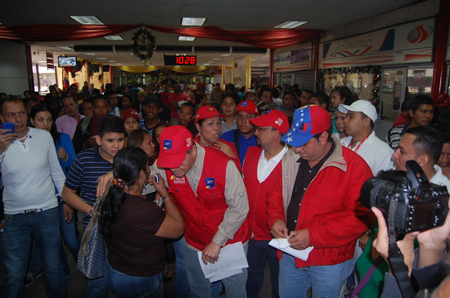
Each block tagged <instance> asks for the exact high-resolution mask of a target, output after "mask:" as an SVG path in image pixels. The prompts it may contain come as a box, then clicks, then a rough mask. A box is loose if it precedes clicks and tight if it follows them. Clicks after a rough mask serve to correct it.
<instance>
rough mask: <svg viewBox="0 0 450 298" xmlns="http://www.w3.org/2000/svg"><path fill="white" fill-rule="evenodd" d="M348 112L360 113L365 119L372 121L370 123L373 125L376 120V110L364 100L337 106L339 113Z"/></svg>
mask: <svg viewBox="0 0 450 298" xmlns="http://www.w3.org/2000/svg"><path fill="white" fill-rule="evenodd" d="M348 111H351V112H362V113H364V114H365V115H366V116H367V117H369V118H370V119H372V121H373V122H374V123H375V121H377V119H378V115H377V109H376V108H375V107H374V105H373V104H372V103H371V102H370V101H367V100H365V99H360V100H357V101H355V102H354V103H352V104H351V105H349V106H348V105H343V104H340V105H339V112H341V113H344V114H347V113H348Z"/></svg>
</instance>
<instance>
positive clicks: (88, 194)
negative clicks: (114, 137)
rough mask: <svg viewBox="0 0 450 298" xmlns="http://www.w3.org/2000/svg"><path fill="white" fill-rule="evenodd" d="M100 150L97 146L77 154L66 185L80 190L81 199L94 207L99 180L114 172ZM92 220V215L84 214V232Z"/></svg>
mask: <svg viewBox="0 0 450 298" xmlns="http://www.w3.org/2000/svg"><path fill="white" fill-rule="evenodd" d="M99 149H100V147H99V146H95V147H93V148H89V149H85V150H83V151H81V152H80V153H78V154H77V157H76V158H75V160H74V162H73V163H72V166H71V167H70V170H69V174H68V175H67V178H66V184H65V185H66V187H68V188H69V189H71V190H78V189H80V197H81V199H83V201H85V202H86V203H88V204H90V205H94V202H95V199H96V197H97V196H96V194H97V184H98V182H97V179H98V178H99V177H100V176H102V175H104V174H106V173H108V172H110V171H111V170H112V163H110V162H109V161H107V160H105V159H104V158H103V157H102V156H101V155H100V152H99ZM90 219H91V217H90V215H88V214H83V230H85V229H86V226H87V225H88V223H89V220H90Z"/></svg>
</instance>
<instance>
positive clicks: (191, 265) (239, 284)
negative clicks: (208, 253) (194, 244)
mask: <svg viewBox="0 0 450 298" xmlns="http://www.w3.org/2000/svg"><path fill="white" fill-rule="evenodd" d="M247 250H248V245H244V251H245V254H247ZM185 259H186V273H187V277H188V281H189V288H190V289H191V292H192V293H193V296H194V297H198V298H209V297H213V298H218V297H219V295H220V290H221V284H220V282H222V283H223V285H224V286H225V293H226V295H227V297H233V298H241V297H244V298H245V297H247V293H246V290H245V284H246V283H247V268H244V269H242V273H239V274H236V275H233V276H230V277H227V278H224V279H222V280H221V281H217V282H214V283H211V282H210V281H209V279H206V278H205V275H204V274H203V271H202V268H201V267H200V263H199V260H198V251H196V250H193V249H191V248H188V247H186V251H185Z"/></svg>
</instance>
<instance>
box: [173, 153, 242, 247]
mask: <svg viewBox="0 0 450 298" xmlns="http://www.w3.org/2000/svg"><path fill="white" fill-rule="evenodd" d="M204 148H205V151H206V152H205V160H204V164H203V171H202V175H201V178H200V182H199V184H198V186H197V195H198V196H196V195H195V193H194V192H193V191H192V188H191V187H190V185H189V182H188V180H187V178H186V176H185V177H183V178H175V177H174V178H173V180H172V178H170V179H167V183H168V185H169V193H170V195H171V196H172V197H173V198H174V201H175V203H176V205H177V207H178V208H179V209H180V212H181V214H183V219H184V225H185V229H184V235H185V237H186V242H187V243H188V244H189V245H192V246H193V247H195V248H196V249H198V250H203V249H204V248H205V246H206V245H208V244H209V243H210V242H211V241H212V239H213V237H214V235H215V234H216V233H217V230H218V228H219V225H220V223H221V222H222V221H223V217H224V213H225V211H226V210H227V208H228V205H227V203H226V198H225V196H224V193H225V183H226V181H225V178H226V168H227V163H228V160H229V159H230V158H228V157H227V156H226V155H225V154H223V153H222V152H220V151H219V150H217V149H213V148H209V147H204ZM220 169H222V170H220ZM171 176H172V174H171V171H170V170H166V177H171ZM207 179H209V181H212V180H211V179H213V181H214V183H212V184H209V185H207V184H206V180H207ZM249 238H250V228H249V225H248V220H247V219H246V220H245V221H244V223H243V224H242V226H241V227H240V228H239V230H237V232H236V233H235V234H234V236H233V238H232V239H230V240H228V241H227V243H226V244H225V245H227V244H232V243H236V242H240V241H241V242H242V243H244V242H246V241H247V240H248V239H249Z"/></svg>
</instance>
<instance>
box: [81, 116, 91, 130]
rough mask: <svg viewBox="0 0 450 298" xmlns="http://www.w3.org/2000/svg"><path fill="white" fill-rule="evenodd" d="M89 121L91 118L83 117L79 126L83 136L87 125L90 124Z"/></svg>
mask: <svg viewBox="0 0 450 298" xmlns="http://www.w3.org/2000/svg"><path fill="white" fill-rule="evenodd" d="M91 119H92V116H86V117H84V119H83V123H82V124H81V132H82V133H83V135H84V133H85V132H86V129H87V128H88V126H89V123H90V122H91Z"/></svg>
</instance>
